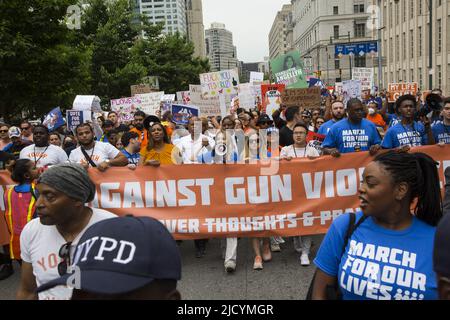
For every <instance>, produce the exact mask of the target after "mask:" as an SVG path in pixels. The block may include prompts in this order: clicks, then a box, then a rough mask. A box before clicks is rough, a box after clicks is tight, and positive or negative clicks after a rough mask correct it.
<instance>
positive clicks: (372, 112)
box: [369, 108, 375, 116]
mask: <svg viewBox="0 0 450 320" xmlns="http://www.w3.org/2000/svg"><path fill="white" fill-rule="evenodd" d="M369 114H370V115H371V116H373V115H374V114H375V109H374V108H369Z"/></svg>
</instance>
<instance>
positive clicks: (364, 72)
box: [352, 68, 374, 91]
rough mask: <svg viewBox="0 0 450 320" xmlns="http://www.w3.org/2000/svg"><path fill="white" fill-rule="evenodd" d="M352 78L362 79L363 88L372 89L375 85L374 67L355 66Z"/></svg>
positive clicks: (363, 89)
mask: <svg viewBox="0 0 450 320" xmlns="http://www.w3.org/2000/svg"><path fill="white" fill-rule="evenodd" d="M352 79H353V80H359V81H361V90H362V91H365V90H372V89H373V87H374V69H373V68H353V71H352Z"/></svg>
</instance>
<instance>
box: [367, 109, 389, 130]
mask: <svg viewBox="0 0 450 320" xmlns="http://www.w3.org/2000/svg"><path fill="white" fill-rule="evenodd" d="M367 120H369V121H370V122H372V123H373V124H375V125H376V126H377V127H381V128H383V129H384V130H385V131H386V121H384V119H383V116H382V115H381V114H379V113H376V114H375V115H373V116H371V115H367Z"/></svg>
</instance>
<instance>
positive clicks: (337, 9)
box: [333, 6, 339, 15]
mask: <svg viewBox="0 0 450 320" xmlns="http://www.w3.org/2000/svg"><path fill="white" fill-rule="evenodd" d="M333 14H334V15H337V14H339V7H338V6H335V7H333Z"/></svg>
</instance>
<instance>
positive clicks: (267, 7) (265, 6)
mask: <svg viewBox="0 0 450 320" xmlns="http://www.w3.org/2000/svg"><path fill="white" fill-rule="evenodd" d="M289 3H291V1H290V0H222V1H221V0H203V23H204V25H205V30H206V29H209V28H210V27H211V23H212V22H221V23H225V27H226V28H227V29H228V30H230V31H231V32H233V42H234V45H235V46H236V47H237V54H238V58H239V60H241V61H244V62H259V61H263V60H264V57H265V56H269V32H270V28H271V27H272V23H273V21H274V19H275V16H276V14H277V12H278V11H280V10H281V7H282V6H283V4H289Z"/></svg>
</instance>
